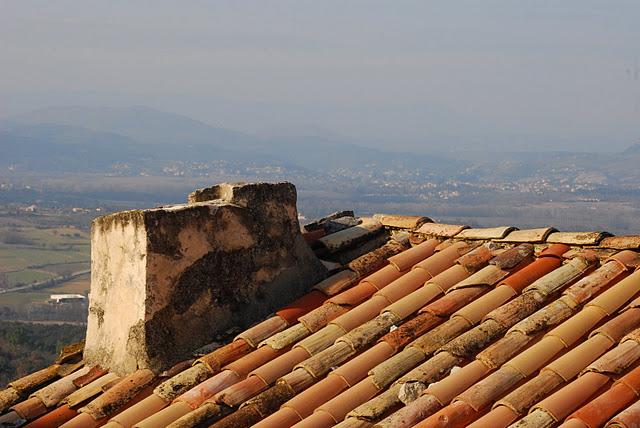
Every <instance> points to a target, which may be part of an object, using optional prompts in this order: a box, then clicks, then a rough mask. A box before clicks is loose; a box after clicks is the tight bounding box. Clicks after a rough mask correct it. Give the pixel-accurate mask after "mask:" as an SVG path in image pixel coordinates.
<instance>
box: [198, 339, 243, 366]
mask: <svg viewBox="0 0 640 428" xmlns="http://www.w3.org/2000/svg"><path fill="white" fill-rule="evenodd" d="M252 350H253V346H251V345H250V344H249V343H248V342H247V341H246V340H244V339H238V340H234V341H233V342H231V343H228V344H226V345H224V346H223V347H221V348H218V349H216V350H215V351H213V352H210V353H208V354H207V355H205V356H203V357H201V358H199V359H198V361H201V362H203V363H205V364H206V365H207V366H208V367H209V368H210V369H211V371H213V372H214V373H217V372H219V371H220V368H221V367H223V366H225V365H227V364H229V363H230V362H232V361H235V360H237V359H238V358H240V357H242V356H243V355H247V354H248V353H249V352H251V351H252Z"/></svg>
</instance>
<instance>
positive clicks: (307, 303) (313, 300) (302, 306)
mask: <svg viewBox="0 0 640 428" xmlns="http://www.w3.org/2000/svg"><path fill="white" fill-rule="evenodd" d="M326 299H327V296H326V295H325V294H324V293H321V292H320V291H312V292H310V293H307V294H305V295H304V296H302V297H301V298H299V299H298V300H296V301H294V302H293V303H291V304H290V305H287V306H285V307H284V308H282V309H280V310H279V311H278V312H276V315H278V316H279V317H281V318H283V319H284V320H285V321H286V322H287V324H288V325H291V324H294V323H295V322H296V321H297V320H298V318H299V317H301V316H303V315H305V314H306V313H308V312H309V311H311V310H313V309H315V308H317V307H319V306H321V305H322V304H323V303H324V301H325V300H326ZM273 334H275V333H272V334H269V336H268V337H270V336H272V335H273ZM264 339H266V337H265V338H263V339H262V340H264Z"/></svg>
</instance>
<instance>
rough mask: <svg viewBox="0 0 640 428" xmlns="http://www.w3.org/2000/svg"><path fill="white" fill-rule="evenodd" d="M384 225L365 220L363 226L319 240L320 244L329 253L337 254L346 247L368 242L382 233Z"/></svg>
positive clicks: (350, 228)
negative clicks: (373, 236)
mask: <svg viewBox="0 0 640 428" xmlns="http://www.w3.org/2000/svg"><path fill="white" fill-rule="evenodd" d="M382 227H383V226H382V223H380V222H379V221H378V220H375V219H366V220H363V221H362V223H361V224H359V225H357V226H353V227H349V228H347V229H344V230H341V231H339V232H335V233H332V234H330V235H327V236H324V237H322V238H320V239H318V241H317V242H318V243H319V244H320V245H322V246H323V247H324V248H326V249H327V250H328V251H330V252H332V253H335V252H337V251H340V250H343V249H344V248H346V247H350V246H354V245H357V244H358V243H360V242H363V241H366V240H367V239H368V238H370V237H371V236H372V235H375V234H377V233H379V232H381V231H382Z"/></svg>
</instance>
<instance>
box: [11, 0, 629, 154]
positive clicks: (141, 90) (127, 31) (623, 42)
mask: <svg viewBox="0 0 640 428" xmlns="http://www.w3.org/2000/svg"><path fill="white" fill-rule="evenodd" d="M639 23H640V1H637V0H629V1H614V0H610V1H605V0H602V1H590V0H562V1H557V0H553V1H543V0H532V1H513V0H504V1H491V0H482V1H479V0H468V1H451V0H448V1H439V2H434V1H425V0H419V1H402V0H388V1H375V0H361V1H348V0H340V1H333V0H315V1H305V0H290V1H277V0H258V1H241V0H232V1H213V0H212V1H175V2H167V1H160V0H153V1H131V0H127V1H114V0H108V1H107V0H102V1H89V0H79V1H61V0H56V1H51V0H45V1H42V2H36V1H29V0H15V1H3V0H0V115H3V116H7V115H10V114H13V113H18V112H21V111H25V110H29V109H32V108H37V107H44V106H55V105H112V106H118V105H122V106H127V105H132V104H137V105H148V106H151V107H155V108H159V109H163V110H167V111H173V112H178V113H182V114H186V115H188V116H191V117H194V118H197V119H200V120H203V121H205V122H208V123H211V124H213V125H216V126H221V127H226V128H232V129H237V130H241V131H245V132H249V133H256V134H263V135H264V134H270V135H292V134H307V135H324V136H341V137H348V138H350V139H352V140H354V141H358V142H360V143H362V144H366V145H370V146H375V147H391V146H393V147H397V148H400V149H406V150H424V151H426V150H430V149H433V148H437V149H440V150H443V149H444V150H450V149H456V148H470V147H474V148H478V149H479V148H484V147H490V148H505V147H506V148H509V149H527V148H532V147H535V148H544V149H578V150H617V149H622V148H624V147H626V146H628V145H630V144H632V143H634V142H637V141H639V140H640V25H639Z"/></svg>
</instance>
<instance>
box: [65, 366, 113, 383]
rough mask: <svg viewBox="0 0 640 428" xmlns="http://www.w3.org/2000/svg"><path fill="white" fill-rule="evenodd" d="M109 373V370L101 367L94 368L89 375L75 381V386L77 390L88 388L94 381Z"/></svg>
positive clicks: (79, 377)
mask: <svg viewBox="0 0 640 428" xmlns="http://www.w3.org/2000/svg"><path fill="white" fill-rule="evenodd" d="M107 372H108V370H106V369H103V368H102V367H100V366H93V367H91V369H90V370H89V371H88V372H87V373H85V374H83V375H81V376H78V377H76V378H75V379H73V384H74V385H75V386H76V387H77V388H82V387H83V386H86V385H88V384H90V383H91V382H93V381H94V380H96V379H98V378H100V377H102V376H104V375H105V374H107Z"/></svg>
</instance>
